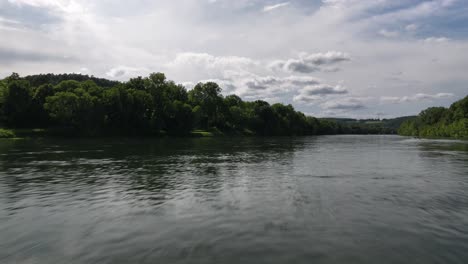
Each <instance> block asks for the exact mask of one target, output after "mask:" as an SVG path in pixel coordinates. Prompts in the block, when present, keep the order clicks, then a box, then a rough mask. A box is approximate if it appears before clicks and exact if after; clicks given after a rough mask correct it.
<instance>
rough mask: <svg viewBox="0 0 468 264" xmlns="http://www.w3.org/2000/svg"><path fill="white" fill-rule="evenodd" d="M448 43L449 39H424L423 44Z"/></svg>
mask: <svg viewBox="0 0 468 264" xmlns="http://www.w3.org/2000/svg"><path fill="white" fill-rule="evenodd" d="M448 41H450V39H449V38H446V37H429V38H426V39H424V42H426V43H445V42H448Z"/></svg>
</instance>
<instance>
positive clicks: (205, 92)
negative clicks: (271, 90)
mask: <svg viewBox="0 0 468 264" xmlns="http://www.w3.org/2000/svg"><path fill="white" fill-rule="evenodd" d="M0 122H1V123H2V124H3V126H4V127H7V128H15V129H18V128H46V129H47V130H48V131H54V132H56V133H57V134H62V135H70V134H75V135H88V136H93V135H160V134H170V135H188V134H191V133H192V132H193V131H194V130H205V131H211V132H214V133H223V134H242V135H261V136H286V135H318V134H353V133H354V134H369V133H375V134H381V133H383V132H385V131H383V130H381V129H377V128H376V127H372V129H371V128H370V127H369V126H366V125H362V126H359V127H357V126H356V125H353V126H351V125H348V124H343V123H338V122H335V121H332V120H326V119H317V118H314V117H310V116H306V115H304V114H303V113H301V112H298V111H295V109H294V108H293V106H291V105H283V104H279V103H278V104H273V105H270V104H269V103H267V102H265V101H260V100H258V101H253V102H246V101H243V100H242V99H241V98H240V97H238V96H236V95H228V96H223V95H222V94H221V87H219V86H218V84H216V83H213V82H207V83H199V84H197V85H196V86H195V87H194V88H193V89H192V90H190V91H187V90H186V89H185V87H184V86H182V85H179V84H176V83H174V82H173V81H169V80H167V79H166V77H165V75H164V74H162V73H153V74H150V75H149V76H148V77H146V78H142V77H138V78H133V79H130V80H129V81H127V82H117V81H110V80H106V79H99V78H95V77H89V76H87V75H79V74H61V75H54V74H45V75H33V76H26V77H20V76H19V75H18V74H12V75H11V76H9V77H7V78H5V79H3V80H0Z"/></svg>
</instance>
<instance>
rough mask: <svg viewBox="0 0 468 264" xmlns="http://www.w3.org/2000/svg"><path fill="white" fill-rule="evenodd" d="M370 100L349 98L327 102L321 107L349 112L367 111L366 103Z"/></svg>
mask: <svg viewBox="0 0 468 264" xmlns="http://www.w3.org/2000/svg"><path fill="white" fill-rule="evenodd" d="M367 100H368V98H360V97H347V98H341V99H335V100H331V101H327V102H325V103H323V104H321V105H320V106H321V107H322V108H323V109H326V110H343V111H344V110H349V111H356V110H361V109H365V108H366V105H365V101H367Z"/></svg>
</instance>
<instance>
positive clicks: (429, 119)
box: [398, 96, 468, 138]
mask: <svg viewBox="0 0 468 264" xmlns="http://www.w3.org/2000/svg"><path fill="white" fill-rule="evenodd" d="M398 134H400V135H403V136H415V137H429V138H431V137H434V138H439V137H442V138H443V137H447V138H468V96H466V97H465V98H463V99H461V100H459V101H457V102H455V103H453V104H452V105H451V106H450V107H449V108H445V107H430V108H428V109H426V110H424V111H422V112H421V113H420V114H419V115H418V116H417V117H415V118H412V119H410V120H406V121H405V122H403V124H402V125H401V126H400V128H399V130H398Z"/></svg>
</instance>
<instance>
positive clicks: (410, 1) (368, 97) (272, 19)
mask: <svg viewBox="0 0 468 264" xmlns="http://www.w3.org/2000/svg"><path fill="white" fill-rule="evenodd" d="M12 72H18V73H20V74H21V75H29V74H38V73H49V72H51V73H71V72H74V73H82V74H89V75H94V76H98V77H103V78H108V79H113V80H121V81H126V80H128V79H129V78H132V77H136V76H146V75H148V74H149V73H151V72H164V73H165V74H166V76H167V77H168V79H171V80H174V81H176V82H177V83H181V84H184V85H185V86H186V87H187V88H188V89H191V88H192V87H193V86H194V85H195V84H196V83H198V82H206V81H215V82H217V83H218V84H219V85H220V86H221V87H222V89H223V94H224V95H228V94H233V93H234V94H237V95H239V96H241V97H242V98H243V99H245V100H265V101H267V102H270V103H277V102H281V103H285V104H292V105H293V106H294V107H295V108H296V109H297V110H300V111H302V112H304V113H306V114H308V115H313V116H317V117H325V116H326V117H352V118H391V117H397V116H406V115H413V114H417V113H419V112H420V111H421V110H423V109H425V108H427V107H430V106H449V105H450V104H451V103H453V102H454V101H456V100H458V99H461V98H463V97H464V96H466V95H467V94H468V1H466V0H291V1H286V0H279V1H273V0H153V1H150V0H132V1H128V0H0V77H5V76H8V75H9V74H11V73H12Z"/></svg>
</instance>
